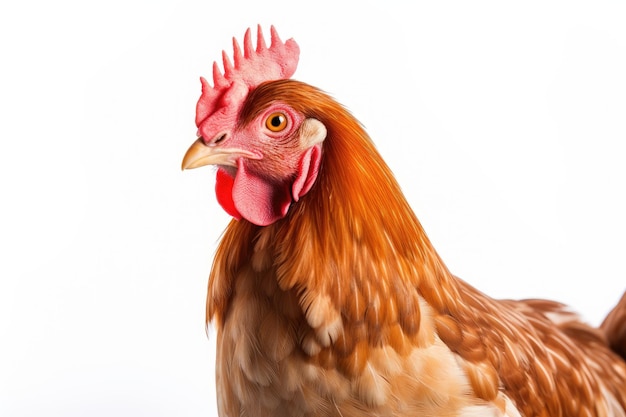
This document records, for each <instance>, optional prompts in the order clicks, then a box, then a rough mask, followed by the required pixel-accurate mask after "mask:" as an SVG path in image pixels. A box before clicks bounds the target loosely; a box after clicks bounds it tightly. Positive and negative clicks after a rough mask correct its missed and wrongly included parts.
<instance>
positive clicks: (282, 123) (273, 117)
mask: <svg viewBox="0 0 626 417" xmlns="http://www.w3.org/2000/svg"><path fill="white" fill-rule="evenodd" d="M265 127H267V128H268V129H269V130H271V131H272V132H280V131H281V130H285V128H286V127H287V116H285V113H281V112H274V113H272V114H270V115H269V116H268V117H267V119H265Z"/></svg>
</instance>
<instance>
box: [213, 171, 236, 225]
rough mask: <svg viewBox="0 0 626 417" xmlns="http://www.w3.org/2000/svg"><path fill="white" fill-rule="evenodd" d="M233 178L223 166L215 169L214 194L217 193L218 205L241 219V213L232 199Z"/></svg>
mask: <svg viewBox="0 0 626 417" xmlns="http://www.w3.org/2000/svg"><path fill="white" fill-rule="evenodd" d="M234 184H235V179H234V178H233V177H232V176H231V175H230V174H229V173H228V172H226V170H225V169H223V168H218V169H217V177H216V179H215V194H216V195H217V202H218V203H220V206H222V208H223V209H224V211H226V213H228V214H230V215H231V216H233V217H234V218H235V219H237V220H241V214H240V213H239V211H238V210H237V208H236V207H235V201H234V200H233V185H234Z"/></svg>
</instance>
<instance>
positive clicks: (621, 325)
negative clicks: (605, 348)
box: [600, 293, 626, 360]
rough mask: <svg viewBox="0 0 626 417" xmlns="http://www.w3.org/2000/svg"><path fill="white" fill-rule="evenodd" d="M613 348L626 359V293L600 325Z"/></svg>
mask: <svg viewBox="0 0 626 417" xmlns="http://www.w3.org/2000/svg"><path fill="white" fill-rule="evenodd" d="M600 328H601V329H602V330H603V331H604V334H605V335H606V338H607V340H608V342H609V345H610V346H611V349H613V351H614V352H615V353H617V354H618V355H620V356H621V357H622V358H624V360H626V293H624V295H623V296H622V299H621V300H620V301H619V302H618V303H617V306H615V308H614V309H613V310H611V312H610V313H609V315H608V316H606V318H605V319H604V322H602V324H601V325H600Z"/></svg>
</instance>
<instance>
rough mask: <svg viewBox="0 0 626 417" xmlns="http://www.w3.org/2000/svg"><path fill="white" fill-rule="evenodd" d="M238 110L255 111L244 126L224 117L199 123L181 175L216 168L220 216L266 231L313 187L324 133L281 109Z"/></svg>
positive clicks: (296, 114)
mask: <svg viewBox="0 0 626 417" xmlns="http://www.w3.org/2000/svg"><path fill="white" fill-rule="evenodd" d="M243 107H244V108H250V107H252V108H253V111H254V117H253V118H252V119H251V121H249V122H247V123H245V124H243V123H242V121H241V120H240V117H239V115H237V117H236V118H234V117H233V116H232V115H229V114H228V113H227V112H217V113H215V114H213V115H211V117H209V118H207V119H206V120H205V121H203V122H202V123H200V125H199V129H198V133H199V135H200V137H199V138H198V140H197V141H196V142H195V143H194V144H193V145H192V146H191V147H190V148H189V150H188V151H187V153H186V155H185V157H184V159H183V169H189V168H197V167H200V166H204V165H209V164H211V165H217V167H218V170H217V180H216V194H217V199H218V201H219V203H220V205H221V206H222V207H223V208H224V210H226V212H227V213H229V214H230V215H232V216H233V217H235V218H237V219H241V218H244V219H246V220H248V221H250V222H252V223H254V224H257V225H259V226H266V225H268V224H271V223H274V222H275V221H277V220H279V219H281V218H283V217H284V216H285V215H286V214H287V212H288V210H289V207H290V205H291V204H292V202H294V201H298V200H299V198H300V197H301V196H303V195H304V194H306V193H307V192H308V191H309V190H310V188H311V186H312V185H313V183H314V182H315V178H316V177H317V173H318V170H319V165H320V159H321V153H322V147H321V144H322V142H323V140H324V139H325V138H326V128H325V127H324V125H323V124H322V123H321V122H320V121H318V120H317V119H314V118H306V117H305V116H304V115H303V114H301V113H299V112H297V111H296V110H294V109H293V108H292V107H291V106H289V105H287V104H285V103H280V102H277V103H271V104H270V105H269V106H267V107H266V108H261V109H259V108H254V103H252V105H251V106H250V105H246V106H243ZM234 119H237V120H234Z"/></svg>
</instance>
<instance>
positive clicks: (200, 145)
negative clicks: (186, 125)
mask: <svg viewBox="0 0 626 417" xmlns="http://www.w3.org/2000/svg"><path fill="white" fill-rule="evenodd" d="M217 156H219V154H217V153H216V152H215V148H214V147H209V146H207V145H205V144H204V142H203V141H202V138H198V140H196V141H195V142H194V143H193V144H192V145H191V146H190V147H189V149H187V152H186V153H185V156H184V157H183V163H182V169H192V168H199V167H202V166H205V165H211V164H215V163H217V162H219V161H217V159H218V158H216V157H217Z"/></svg>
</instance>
